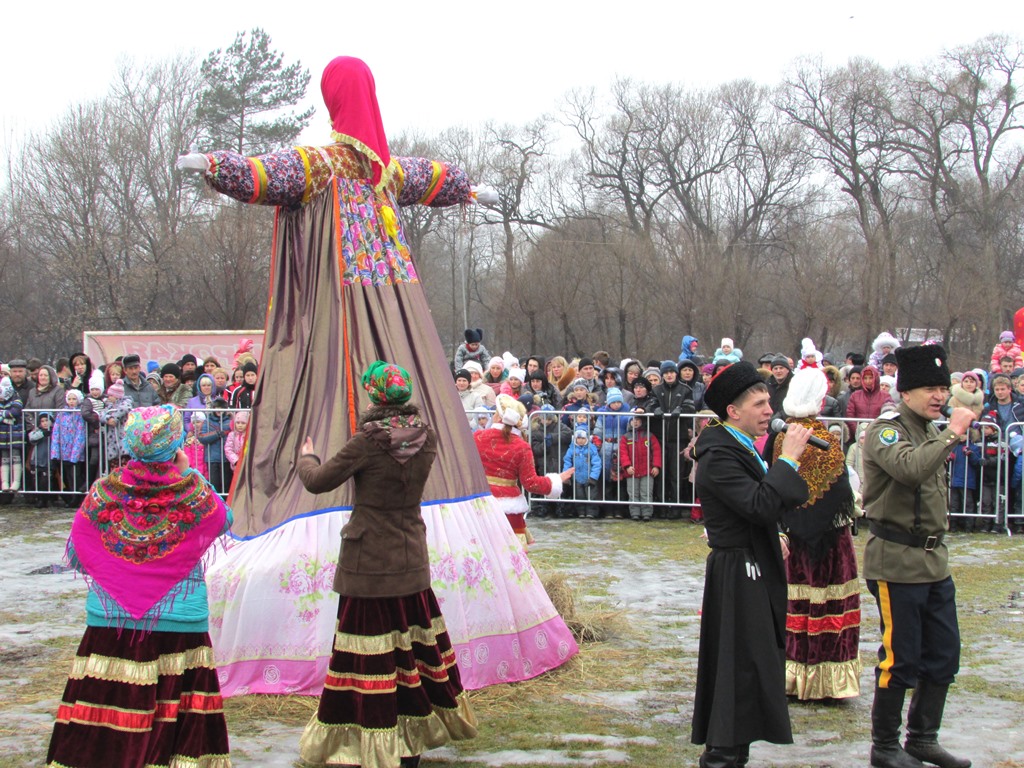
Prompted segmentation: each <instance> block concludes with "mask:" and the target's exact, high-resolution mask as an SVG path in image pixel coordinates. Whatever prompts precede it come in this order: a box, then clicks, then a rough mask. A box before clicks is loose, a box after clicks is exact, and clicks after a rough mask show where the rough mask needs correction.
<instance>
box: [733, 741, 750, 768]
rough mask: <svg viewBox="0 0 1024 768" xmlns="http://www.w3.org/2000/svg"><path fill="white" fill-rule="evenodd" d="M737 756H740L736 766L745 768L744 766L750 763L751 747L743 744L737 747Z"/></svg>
mask: <svg viewBox="0 0 1024 768" xmlns="http://www.w3.org/2000/svg"><path fill="white" fill-rule="evenodd" d="M736 754H737V755H738V757H737V760H736V765H738V766H740V768H743V766H744V765H746V764H747V763H748V762H749V761H750V745H749V744H741V745H740V746H738V747H736Z"/></svg>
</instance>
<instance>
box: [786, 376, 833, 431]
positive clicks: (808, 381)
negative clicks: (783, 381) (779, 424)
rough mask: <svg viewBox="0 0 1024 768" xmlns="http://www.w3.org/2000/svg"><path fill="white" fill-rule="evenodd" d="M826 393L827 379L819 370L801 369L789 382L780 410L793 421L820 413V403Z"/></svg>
mask: <svg viewBox="0 0 1024 768" xmlns="http://www.w3.org/2000/svg"><path fill="white" fill-rule="evenodd" d="M827 392H828V378H827V377H826V376H825V373H824V372H823V371H822V370H821V369H820V368H801V369H800V370H798V371H796V372H795V373H794V374H793V378H791V379H790V380H789V392H788V393H787V394H786V399H785V400H783V401H782V410H783V411H785V413H786V415H787V416H789V417H791V418H794V419H804V418H807V417H808V416H817V415H818V414H819V413H821V405H822V401H823V400H824V399H825V395H826V393H827Z"/></svg>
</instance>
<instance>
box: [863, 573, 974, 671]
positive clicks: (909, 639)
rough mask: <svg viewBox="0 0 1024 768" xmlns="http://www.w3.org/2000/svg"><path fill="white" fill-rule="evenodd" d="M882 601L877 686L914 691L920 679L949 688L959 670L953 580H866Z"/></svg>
mask: <svg viewBox="0 0 1024 768" xmlns="http://www.w3.org/2000/svg"><path fill="white" fill-rule="evenodd" d="M867 583H868V590H869V591H870V592H871V594H872V595H874V597H875V600H876V601H877V602H878V613H879V617H880V619H881V624H882V645H881V647H880V648H879V649H878V666H877V667H876V668H875V680H876V682H877V684H878V687H879V688H915V687H917V682H918V680H920V679H924V680H928V681H930V682H932V683H936V684H937V685H949V684H950V683H952V682H953V678H954V677H955V676H956V673H957V672H958V671H959V670H960V627H959V626H958V624H957V619H956V586H955V585H954V584H953V577H952V576H949V577H947V578H945V579H943V580H942V581H931V582H926V583H924V584H903V583H897V582H892V581H875V580H874V579H868V580H867Z"/></svg>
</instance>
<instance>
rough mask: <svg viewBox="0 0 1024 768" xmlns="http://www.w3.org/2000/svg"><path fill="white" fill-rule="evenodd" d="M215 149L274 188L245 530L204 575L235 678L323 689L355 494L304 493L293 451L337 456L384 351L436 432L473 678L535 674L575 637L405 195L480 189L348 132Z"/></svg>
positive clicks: (446, 533)
mask: <svg viewBox="0 0 1024 768" xmlns="http://www.w3.org/2000/svg"><path fill="white" fill-rule="evenodd" d="M207 157H208V159H209V161H210V170H209V172H208V174H207V180H208V182H209V184H210V185H211V186H213V188H214V189H216V190H217V191H219V192H221V193H224V194H227V195H229V196H231V197H234V198H235V199H238V200H241V201H244V202H248V203H254V204H265V205H275V206H278V209H277V211H276V216H275V221H274V236H273V243H274V244H273V251H272V256H271V258H272V264H271V285H270V297H271V298H270V304H269V307H268V311H267V321H266V336H265V344H264V353H263V355H264V356H263V359H262V361H261V365H260V369H261V370H260V379H259V382H258V384H257V387H256V392H255V394H254V402H253V412H252V420H251V422H250V427H249V430H250V431H249V441H248V445H247V448H246V452H245V455H244V456H243V458H242V460H241V461H239V464H238V469H237V471H236V475H235V480H234V483H233V486H232V493H231V497H230V498H231V506H232V508H233V510H234V512H235V525H234V527H233V528H232V534H233V536H234V537H235V541H234V542H233V543H232V544H231V545H229V546H228V547H227V548H226V551H225V552H224V553H223V554H222V555H220V556H219V557H218V559H217V560H216V561H215V562H214V564H213V566H212V567H211V568H210V571H209V574H208V576H207V580H208V583H209V588H210V609H211V634H212V636H213V641H214V643H213V644H214V648H215V649H216V654H217V666H218V668H219V672H220V682H221V689H222V690H223V692H224V694H225V695H227V696H231V695H238V694H246V693H302V694H311V695H317V694H319V693H320V690H321V687H322V685H323V680H324V675H325V672H326V669H327V663H328V658H329V655H330V650H331V638H332V634H333V632H334V621H335V612H334V606H335V597H334V595H333V593H332V592H331V584H332V581H333V578H334V569H335V568H336V566H337V557H338V539H339V536H340V531H341V528H342V526H343V525H344V524H345V522H346V521H347V519H348V516H349V514H350V510H351V506H352V498H351V491H350V490H349V489H347V488H345V487H342V488H339V489H338V490H337V491H334V492H331V493H327V494H322V495H320V496H316V497H313V496H311V495H309V494H307V493H305V491H304V490H303V488H302V485H301V483H300V482H299V480H298V477H297V476H296V473H295V467H294V463H295V458H296V457H297V456H298V454H299V447H300V445H301V443H302V441H303V440H304V439H305V436H306V435H310V436H311V437H312V438H313V441H314V444H315V447H316V450H317V452H318V453H320V454H321V455H327V456H330V455H333V454H334V453H335V452H337V450H338V449H339V448H340V447H341V446H342V445H343V444H344V443H345V442H346V441H347V440H348V439H349V437H350V436H351V434H352V433H353V431H354V430H355V428H356V424H357V419H356V414H357V413H359V412H361V411H362V410H363V409H364V408H365V407H366V406H367V405H368V401H366V400H365V393H364V392H362V391H361V388H360V387H359V386H358V383H357V382H356V381H355V379H354V376H355V375H356V374H357V373H358V372H360V371H362V370H364V369H366V368H367V367H369V365H370V364H371V363H373V362H374V361H375V360H379V359H383V360H391V361H395V362H397V363H399V364H400V365H402V366H403V367H405V368H406V369H407V370H408V371H409V372H410V374H411V375H412V378H413V380H414V381H416V382H417V389H416V391H415V392H414V395H413V402H414V403H415V404H416V405H418V406H419V407H420V409H421V412H422V413H423V414H424V417H425V418H426V419H427V420H428V421H429V422H430V423H431V424H432V425H433V426H434V428H435V430H436V431H437V434H438V445H439V452H438V461H437V464H436V465H435V467H434V471H433V472H432V474H431V476H430V479H429V482H428V483H427V486H426V489H425V492H424V497H423V498H424V500H423V504H422V513H423V518H424V520H425V522H426V526H427V542H428V546H429V550H430V560H431V575H432V584H431V587H432V589H433V590H434V593H435V594H436V596H437V598H438V602H439V604H440V607H441V610H442V612H443V614H444V617H445V621H446V622H447V626H448V631H449V634H450V636H451V640H452V644H453V646H454V649H455V652H456V656H457V659H458V664H459V669H460V671H461V675H462V682H463V685H464V686H465V687H466V688H469V689H474V688H481V687H484V686H488V685H492V684H495V683H502V682H514V681H518V680H525V679H528V678H531V677H533V676H536V675H538V674H541V673H542V672H545V671H546V670H550V669H553V668H555V667H557V666H559V665H561V664H563V663H564V662H565V661H566V660H567V659H569V658H570V657H571V656H572V655H573V654H575V653H576V652H577V646H576V643H575V642H574V640H573V637H572V634H571V632H570V631H569V630H568V628H567V627H566V625H565V623H564V622H563V620H562V619H561V617H560V616H559V615H558V613H557V611H556V610H555V608H554V607H553V605H552V604H551V601H550V599H549V598H548V596H547V593H546V592H545V590H544V588H543V585H542V584H541V582H540V579H539V578H538V577H537V574H536V572H535V571H534V569H533V567H532V565H531V564H530V561H529V558H528V557H527V555H526V554H525V553H524V551H523V548H522V546H521V544H520V542H519V541H518V540H517V539H516V537H515V535H514V534H513V532H512V530H511V529H510V528H509V525H508V523H507V522H506V520H505V516H504V514H503V513H502V511H501V510H500V509H499V508H498V507H497V505H496V503H495V500H494V498H493V497H492V496H491V495H490V492H489V489H488V485H487V479H486V477H485V475H484V472H483V467H482V465H481V462H480V457H479V455H478V454H477V452H476V449H475V447H474V444H473V439H472V434H471V432H470V430H469V428H468V426H467V424H466V419H465V416H464V413H463V409H462V406H461V404H460V401H459V397H458V393H457V391H456V389H455V387H454V384H453V383H452V380H451V376H450V374H449V372H448V370H449V369H448V362H447V359H446V357H445V355H444V351H443V349H442V347H441V343H440V340H439V338H438V336H437V331H436V329H435V327H434V324H433V320H432V319H431V315H430V311H429V308H428V306H427V302H426V298H425V296H424V293H423V289H422V286H421V285H420V283H419V279H418V276H417V273H416V267H415V263H414V262H413V259H412V256H411V254H410V253H409V248H408V245H407V243H406V239H405V235H404V233H403V231H402V224H401V218H400V215H398V214H397V213H395V212H396V211H399V210H400V208H401V206H406V205H412V204H423V205H432V206H451V205H460V204H465V203H468V202H470V201H471V200H472V192H471V186H470V182H469V179H468V178H467V176H466V174H465V173H464V172H463V171H461V170H460V169H458V168H456V167H454V166H451V165H448V164H445V163H440V162H435V161H430V160H426V159H422V158H409V157H402V158H393V159H392V160H391V162H390V165H389V166H388V170H389V174H388V181H387V184H386V185H383V186H378V187H375V186H374V184H373V183H372V180H371V173H372V171H371V164H370V162H369V160H368V159H367V157H366V156H365V155H364V154H363V153H361V152H360V151H359V150H358V149H357V148H355V147H353V146H351V145H349V144H343V143H339V144H333V145H329V146H326V147H296V148H293V149H291V150H286V151H282V152H276V153H272V154H269V155H263V156H260V157H244V156H241V155H237V154H233V153H229V152H214V153H211V154H209V155H207ZM268 617H272V620H268Z"/></svg>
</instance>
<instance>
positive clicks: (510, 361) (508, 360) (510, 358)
mask: <svg viewBox="0 0 1024 768" xmlns="http://www.w3.org/2000/svg"><path fill="white" fill-rule="evenodd" d="M501 359H502V360H504V361H505V367H506V368H518V367H519V358H518V357H516V356H515V355H513V354H512V353H511V352H509V351H508V350H506V351H505V352H503V353H502V354H501Z"/></svg>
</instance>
